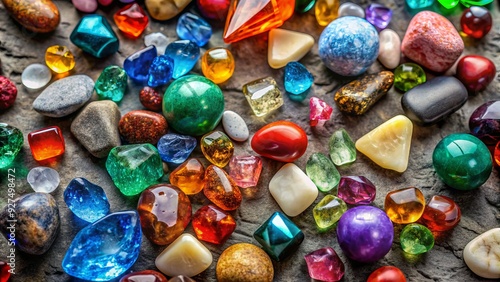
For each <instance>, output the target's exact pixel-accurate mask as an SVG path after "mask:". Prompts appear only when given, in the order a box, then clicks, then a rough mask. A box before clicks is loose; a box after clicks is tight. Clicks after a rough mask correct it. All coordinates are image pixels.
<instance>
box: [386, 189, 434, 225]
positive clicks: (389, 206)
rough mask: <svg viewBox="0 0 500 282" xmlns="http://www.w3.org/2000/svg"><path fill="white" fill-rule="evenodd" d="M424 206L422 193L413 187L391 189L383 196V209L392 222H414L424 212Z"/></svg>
mask: <svg viewBox="0 0 500 282" xmlns="http://www.w3.org/2000/svg"><path fill="white" fill-rule="evenodd" d="M424 208H425V198H424V194H422V191H420V190H419V189H417V188H415V187H409V188H404V189H399V190H396V191H392V192H389V193H387V195H386V196H385V202H384V209H385V212H386V213H387V216H389V218H390V219H391V220H392V222H394V223H398V224H408V223H412V222H415V221H417V220H418V219H419V218H420V216H421V215H422V213H423V212H424Z"/></svg>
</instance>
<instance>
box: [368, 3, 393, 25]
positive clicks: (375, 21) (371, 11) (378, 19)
mask: <svg viewBox="0 0 500 282" xmlns="http://www.w3.org/2000/svg"><path fill="white" fill-rule="evenodd" d="M365 18H366V20H367V21H368V22H369V23H371V24H372V25H374V26H375V27H376V28H377V30H382V29H384V28H386V27H387V26H388V25H389V23H390V22H391V18H392V10H391V9H389V8H387V7H386V6H384V5H380V4H370V5H368V7H366V9H365Z"/></svg>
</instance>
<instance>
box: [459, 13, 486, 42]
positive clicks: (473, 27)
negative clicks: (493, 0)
mask: <svg viewBox="0 0 500 282" xmlns="http://www.w3.org/2000/svg"><path fill="white" fill-rule="evenodd" d="M492 24H493V20H492V18H491V14H490V12H489V11H488V9H486V8H483V7H478V6H472V7H470V8H468V9H465V11H464V13H463V14H462V17H461V18H460V26H461V27H462V31H463V32H464V33H465V34H467V35H468V36H470V37H473V38H476V39H481V38H483V37H484V36H485V35H486V34H488V32H489V31H490V29H491V26H492Z"/></svg>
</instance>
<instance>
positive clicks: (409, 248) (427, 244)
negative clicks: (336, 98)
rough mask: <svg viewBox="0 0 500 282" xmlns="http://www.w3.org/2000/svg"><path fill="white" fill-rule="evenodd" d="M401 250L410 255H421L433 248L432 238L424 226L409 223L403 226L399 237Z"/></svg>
mask: <svg viewBox="0 0 500 282" xmlns="http://www.w3.org/2000/svg"><path fill="white" fill-rule="evenodd" d="M399 240H400V243H401V248H402V249H403V251H405V252H406V253H409V254H412V255H418V254H423V253H426V252H428V251H430V249H432V247H434V236H432V232H431V231H430V230H429V229H428V228H427V227H425V226H423V225H420V224H418V223H411V224H408V225H406V226H405V228H403V230H402V231H401V234H400V235H399Z"/></svg>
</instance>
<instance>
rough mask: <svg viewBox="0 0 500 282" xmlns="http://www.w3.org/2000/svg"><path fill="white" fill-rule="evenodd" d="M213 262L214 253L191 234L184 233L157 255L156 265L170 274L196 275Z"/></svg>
mask: <svg viewBox="0 0 500 282" xmlns="http://www.w3.org/2000/svg"><path fill="white" fill-rule="evenodd" d="M211 264H212V253H210V251H209V250H208V249H207V248H206V247H205V246H204V245H203V244H202V243H200V241H198V239H196V238H195V237H194V236H193V235H191V234H187V233H185V234H182V235H181V236H179V238H177V239H175V241H173V242H172V243H171V244H170V245H169V246H168V247H167V248H166V249H165V250H163V252H161V254H159V255H158V257H156V261H155V265H156V267H157V268H158V269H159V270H160V271H161V272H163V273H164V274H166V275H168V276H176V275H186V276H189V277H191V276H194V275H197V274H199V273H201V272H203V271H204V270H205V269H207V268H208V267H209V266H210V265H211Z"/></svg>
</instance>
